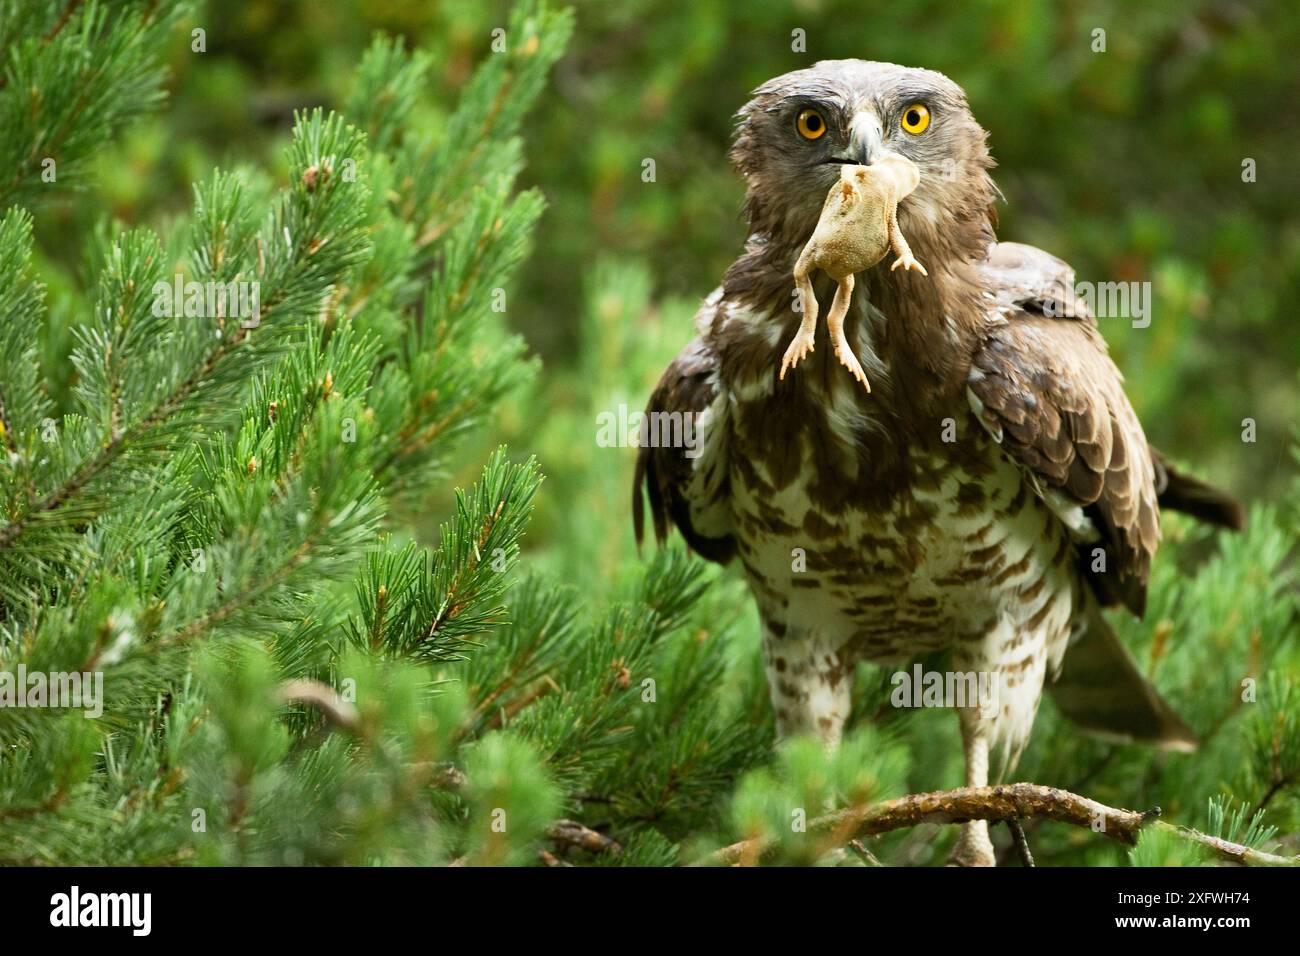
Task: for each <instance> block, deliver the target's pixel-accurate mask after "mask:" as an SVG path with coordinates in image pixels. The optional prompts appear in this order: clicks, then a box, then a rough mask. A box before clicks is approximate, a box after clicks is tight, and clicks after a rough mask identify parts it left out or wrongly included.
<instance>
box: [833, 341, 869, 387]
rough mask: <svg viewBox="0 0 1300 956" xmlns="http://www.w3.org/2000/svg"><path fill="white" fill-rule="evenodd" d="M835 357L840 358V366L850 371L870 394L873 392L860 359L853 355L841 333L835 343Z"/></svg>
mask: <svg viewBox="0 0 1300 956" xmlns="http://www.w3.org/2000/svg"><path fill="white" fill-rule="evenodd" d="M835 355H836V357H838V358H839V360H840V364H841V365H843V366H844V367H845V368H846V369H848V370H849V373H850V374H851V375H852V376H853V377H854V378H856V379H857V380H858V381H859V382H861V383H862V387H863V388H865V389H866V390H867V391H868V392H869V391H871V383H870V382H868V381H867V373H866V372H864V371H863V370H862V363H861V362H859V361H858V357H857V356H856V355H854V354H853V349H851V348H849V342H848V339H846V338H845V337H844V335H843V333H842V332H841V334H840V337H839V339H838V340H837V341H836V342H835Z"/></svg>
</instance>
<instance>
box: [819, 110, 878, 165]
mask: <svg viewBox="0 0 1300 956" xmlns="http://www.w3.org/2000/svg"><path fill="white" fill-rule="evenodd" d="M884 147H885V137H884V133H883V132H882V131H881V128H880V119H879V118H878V117H877V116H876V114H875V113H873V112H871V111H870V110H862V111H861V112H859V113H857V114H856V115H854V117H853V122H852V123H850V124H849V148H848V150H847V152H845V153H838V154H835V155H832V156H831V159H833V160H835V161H837V162H841V163H857V164H858V165H859V166H870V165H871V164H872V162H873V161H874V160H875V159H876V158H877V157H879V156H880V153H881V152H882V151H883V150H884Z"/></svg>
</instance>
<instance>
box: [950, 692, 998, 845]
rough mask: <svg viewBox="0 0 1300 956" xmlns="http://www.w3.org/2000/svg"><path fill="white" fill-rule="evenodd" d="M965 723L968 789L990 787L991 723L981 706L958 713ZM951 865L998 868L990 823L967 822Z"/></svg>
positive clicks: (983, 821) (985, 821)
mask: <svg viewBox="0 0 1300 956" xmlns="http://www.w3.org/2000/svg"><path fill="white" fill-rule="evenodd" d="M957 716H958V717H959V718H960V720H961V742H962V750H963V752H964V753H965V756H966V786H968V787H987V786H988V783H989V728H990V722H989V721H988V720H987V719H986V718H983V717H981V716H980V712H979V709H978V708H977V707H961V708H958V710H957ZM948 865H949V866H997V857H996V856H995V855H994V853H993V840H992V839H990V837H989V822H988V821H987V820H971V821H970V822H969V823H963V824H962V827H961V836H959V837H958V838H957V843H956V845H955V846H954V847H953V848H952V853H951V854H950V855H949V856H948Z"/></svg>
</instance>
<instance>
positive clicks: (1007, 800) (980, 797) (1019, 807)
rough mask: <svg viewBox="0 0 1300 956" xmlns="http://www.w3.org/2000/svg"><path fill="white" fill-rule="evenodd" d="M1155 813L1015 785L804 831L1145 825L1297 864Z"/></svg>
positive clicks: (1131, 832) (745, 857) (764, 848)
mask: <svg viewBox="0 0 1300 956" xmlns="http://www.w3.org/2000/svg"><path fill="white" fill-rule="evenodd" d="M1158 813H1159V811H1158V810H1153V811H1148V812H1147V813H1138V812H1137V811H1134V810H1124V809H1118V808H1116V807H1108V806H1106V805H1105V804H1101V803H1097V802H1096V801H1095V800H1089V799H1088V798H1087V797H1081V796H1079V795H1078V794H1075V793H1070V792H1068V791H1065V790H1058V789H1056V788H1055V787H1044V786H1041V785H1039V784H1033V783H1015V784H1007V785H1004V786H996V787H963V788H961V789H957V790H942V791H937V792H934V793H915V794H910V795H909V796H906V797H899V798H898V799H897V800H885V801H883V802H881V803H872V804H866V805H863V806H856V807H849V808H847V809H845V810H838V811H836V812H834V813H829V814H827V815H825V816H822V817H817V818H816V819H815V820H812V821H810V822H809V824H808V829H809V832H820V831H828V830H830V831H838V832H845V833H848V834H849V836H850V837H861V836H871V835H875V834H878V833H887V832H889V831H891V830H900V829H902V828H904V827H911V826H916V825H917V824H920V823H966V822H968V821H970V820H1004V821H1005V820H1019V819H1021V818H1028V819H1035V818H1043V819H1048V820H1055V821H1057V822H1058V823H1070V824H1073V825H1074V826H1078V827H1085V828H1088V829H1094V825H1097V826H1096V827H1095V828H1096V829H1097V831H1098V832H1100V833H1101V834H1102V835H1103V836H1106V837H1109V838H1110V839H1112V840H1115V841H1117V842H1119V843H1124V844H1127V845H1129V846H1132V845H1134V844H1135V843H1137V837H1138V833H1139V831H1140V830H1141V829H1142V828H1143V827H1144V826H1154V827H1157V828H1159V829H1162V830H1167V831H1169V832H1171V833H1176V834H1178V836H1180V837H1182V838H1183V839H1185V840H1189V841H1191V842H1193V843H1196V844H1199V845H1201V846H1203V847H1205V848H1207V849H1209V850H1211V851H1213V852H1214V853H1215V854H1217V855H1218V856H1220V857H1223V858H1224V859H1227V860H1233V861H1235V862H1238V863H1253V864H1256V865H1259V866H1300V856H1278V855H1276V854H1273V853H1265V852H1263V851H1262V850H1255V849H1252V848H1251V847H1248V846H1243V845H1241V844H1239V843H1230V842H1229V841H1227V840H1221V839H1219V838H1218V837H1212V836H1209V835H1208V834H1205V833H1201V832H1199V831H1197V830H1192V829H1189V828H1187V827H1179V826H1174V825H1173V824H1169V823H1165V822H1163V821H1160V820H1155V819H1154V817H1155V816H1157V815H1158ZM771 849H772V846H771V844H768V843H765V842H764V841H763V840H762V839H753V840H742V841H740V842H739V843H733V844H732V845H731V846H726V847H723V848H722V849H720V850H717V851H715V852H713V853H710V854H708V855H707V856H705V857H703V858H702V859H700V860H697V861H696V862H695V864H693V865H695V866H710V865H712V866H718V865H722V866H730V865H734V864H737V863H740V862H742V861H757V860H759V859H760V858H761V857H762V856H763V854H764V853H767V852H769V851H770V850H771Z"/></svg>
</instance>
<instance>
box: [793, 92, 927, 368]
mask: <svg viewBox="0 0 1300 956" xmlns="http://www.w3.org/2000/svg"><path fill="white" fill-rule="evenodd" d="M850 154H851V157H853V158H854V159H855V161H853V162H850V161H849V159H848V158H841V157H837V156H831V157H830V158H829V159H828V160H827V161H828V162H839V163H842V164H843V167H842V169H841V170H840V178H839V181H838V182H836V183H835V184H834V185H833V186H831V188H830V192H829V193H827V195H826V202H825V204H824V205H823V206H822V212H821V216H820V217H819V218H818V220H817V228H816V229H814V230H813V234H812V238H811V239H809V240H808V244H807V245H806V246H804V249H803V252H802V253H801V254H800V256H799V260H798V262H796V263H795V267H794V282H795V287H796V288H797V289H798V290H799V302H800V307H801V308H802V310H803V320H802V322H800V324H799V331H798V332H797V333H796V334H795V337H794V340H793V341H792V342H791V343H790V346H789V348H787V349H786V352H785V358H784V359H782V361H781V374H780V378H781V379H782V380H784V379H785V373H786V372H787V371H789V370H790V369H792V368H794V367H795V366H796V365H798V364H799V361H800V360H801V359H802V358H803V357H804V356H806V355H807V354H808V353H809V352H811V351H812V350H813V341H814V338H815V335H816V331H817V297H816V295H814V293H813V287H812V273H813V272H814V271H816V270H817V269H821V270H823V271H824V272H825V273H826V274H827V275H829V276H830V277H831V278H832V279H834V280H835V281H836V282H837V283H838V284H839V285H838V288H837V289H836V290H835V299H834V301H832V303H831V310H830V312H829V313H827V315H826V329H827V331H828V332H829V333H830V338H831V346H832V348H834V349H835V355H836V357H837V358H839V360H840V363H841V364H842V365H844V367H845V368H847V369H848V370H849V372H850V373H851V374H852V375H853V377H854V378H856V379H857V380H858V381H859V382H861V383H862V387H863V388H865V389H866V390H867V391H868V392H869V391H871V383H870V382H868V381H867V373H866V372H864V371H863V370H862V363H861V362H859V361H858V357H857V356H856V355H854V354H853V350H852V349H851V348H850V347H849V343H848V339H847V338H846V337H845V335H844V318H845V316H846V315H847V314H848V311H849V303H850V302H851V301H852V299H853V284H854V279H853V276H854V274H855V273H858V272H861V271H862V270H864V269H870V268H871V267H872V266H874V265H876V264H877V263H878V262H880V261H881V260H882V259H884V258H885V255H886V254H887V253H888V252H889V250H890V249H891V248H892V249H893V250H894V252H895V254H896V255H897V256H898V258H897V259H896V260H895V261H894V264H893V265H892V266H891V267H890V270H891V271H893V270H894V269H898V268H899V267H900V266H901V267H902V268H903V269H904V271H906V270H909V269H915V270H916V271H917V272H920V273H921V275H927V274H928V273H927V272H926V271H925V267H924V266H923V265H921V263H920V262H918V261H917V260H916V257H915V256H913V255H912V250H911V248H910V247H909V246H908V244H907V239H905V238H904V237H903V233H902V231H901V230H900V229H899V228H898V203H899V202H900V201H901V200H902V199H903V197H905V196H907V195H908V194H910V193H911V192H912V191H913V190H914V189H916V187H917V185H918V184H919V183H920V181H921V174H920V171H919V170H918V169H917V168H916V164H915V163H913V162H912V161H911V160H909V159H907V158H906V157H904V156H900V155H899V154H898V153H895V152H893V151H890V150H885V149H884V148H883V146H882V145H881V136H880V121H879V120H877V119H876V118H875V117H874V116H872V115H870V114H859V115H858V116H857V117H856V118H855V119H854V121H853V127H852V136H851V137H850ZM857 158H861V159H864V160H869V161H870V162H869V163H868V162H861V163H859V162H857V161H856V159H857Z"/></svg>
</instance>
